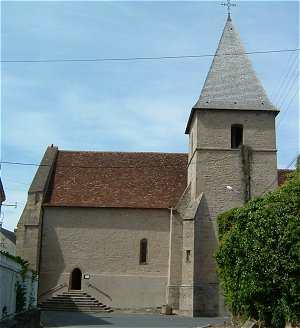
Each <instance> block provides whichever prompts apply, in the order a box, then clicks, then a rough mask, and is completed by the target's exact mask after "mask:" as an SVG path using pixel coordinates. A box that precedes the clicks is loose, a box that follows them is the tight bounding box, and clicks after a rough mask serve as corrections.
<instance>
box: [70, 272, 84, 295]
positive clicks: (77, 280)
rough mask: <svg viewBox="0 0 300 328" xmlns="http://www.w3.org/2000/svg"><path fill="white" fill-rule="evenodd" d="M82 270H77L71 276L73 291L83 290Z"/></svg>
mask: <svg viewBox="0 0 300 328" xmlns="http://www.w3.org/2000/svg"><path fill="white" fill-rule="evenodd" d="M81 277H82V273H81V270H80V269H78V268H75V269H74V270H73V271H72V274H71V289H75V290H80V289H81Z"/></svg>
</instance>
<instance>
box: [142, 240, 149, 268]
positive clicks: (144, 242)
mask: <svg viewBox="0 0 300 328" xmlns="http://www.w3.org/2000/svg"><path fill="white" fill-rule="evenodd" d="M147 248H148V241H147V239H142V240H141V241H140V264H146V263H147V251H148V250H147Z"/></svg>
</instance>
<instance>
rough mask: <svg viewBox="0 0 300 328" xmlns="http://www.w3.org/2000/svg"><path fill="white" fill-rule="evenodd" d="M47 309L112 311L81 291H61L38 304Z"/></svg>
mask: <svg viewBox="0 0 300 328" xmlns="http://www.w3.org/2000/svg"><path fill="white" fill-rule="evenodd" d="M39 306H40V308H41V309H42V310H47V311H78V312H112V309H111V308H110V307H109V306H107V305H105V304H103V303H101V302H99V301H98V300H97V299H95V298H94V297H92V296H90V295H88V294H87V293H85V292H81V291H69V292H63V293H62V294H58V295H55V296H52V297H51V298H50V299H48V300H46V301H44V302H42V303H40V304H39Z"/></svg>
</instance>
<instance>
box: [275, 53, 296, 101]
mask: <svg viewBox="0 0 300 328" xmlns="http://www.w3.org/2000/svg"><path fill="white" fill-rule="evenodd" d="M291 55H292V54H291ZM297 58H298V55H297V54H296V55H295V57H294V60H293V61H292V62H291V65H290V66H289V67H288V69H287V71H286V74H285V75H284V77H283V78H282V79H281V82H280V83H279V84H278V89H277V91H276V94H275V95H276V96H275V99H274V103H276V104H278V103H279V101H280V98H281V97H282V93H283V90H284V89H285V85H286V81H287V80H288V79H289V75H290V73H291V72H292V71H293V70H294V65H295V64H296V63H297Z"/></svg>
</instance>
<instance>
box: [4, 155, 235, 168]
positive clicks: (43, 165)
mask: <svg viewBox="0 0 300 328" xmlns="http://www.w3.org/2000/svg"><path fill="white" fill-rule="evenodd" d="M232 157H233V155H229V156H228V155H227V156H223V157H221V158H218V159H216V160H207V159H205V160H203V162H206V163H209V162H214V163H215V162H220V161H223V160H225V159H228V158H232ZM198 162H201V160H200V161H198ZM0 163H1V164H7V165H20V166H34V167H52V165H51V164H38V163H25V162H12V161H1V162H0ZM189 165H196V163H190V164H189ZM187 166H188V162H187ZM55 167H56V168H80V169H151V168H160V169H162V168H164V167H166V168H169V167H174V168H177V167H178V165H175V164H173V165H147V166H136V165H131V166H130V165H121V166H111V165H110V166H105V165H99V166H86V165H59V164H58V165H55Z"/></svg>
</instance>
